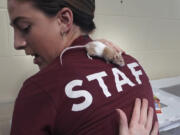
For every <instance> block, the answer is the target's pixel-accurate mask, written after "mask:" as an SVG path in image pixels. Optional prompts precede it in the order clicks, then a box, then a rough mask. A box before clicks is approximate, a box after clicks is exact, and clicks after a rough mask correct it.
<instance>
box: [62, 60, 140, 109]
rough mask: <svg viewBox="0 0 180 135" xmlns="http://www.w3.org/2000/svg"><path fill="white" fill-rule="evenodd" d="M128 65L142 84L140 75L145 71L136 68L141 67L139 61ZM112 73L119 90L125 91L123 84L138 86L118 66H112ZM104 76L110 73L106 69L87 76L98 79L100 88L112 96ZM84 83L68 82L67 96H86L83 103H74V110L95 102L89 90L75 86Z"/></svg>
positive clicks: (91, 79)
mask: <svg viewBox="0 0 180 135" xmlns="http://www.w3.org/2000/svg"><path fill="white" fill-rule="evenodd" d="M127 67H128V68H129V70H130V71H131V73H132V75H133V76H134V77H135V79H136V82H137V85H141V84H142V81H141V80H140V76H141V75H143V73H142V71H141V70H135V68H137V67H139V65H138V63H136V62H133V63H130V64H127ZM112 74H113V75H114V78H115V79H114V80H115V85H116V88H117V91H118V92H122V91H123V88H122V86H123V85H129V86H130V87H134V86H136V84H135V82H134V83H133V82H132V81H131V80H130V79H129V78H128V77H127V76H126V74H125V73H123V72H122V71H120V70H119V69H118V68H112ZM104 77H108V74H107V73H106V72H105V71H102V72H98V73H94V74H91V75H88V76H86V78H87V80H88V81H93V80H97V82H98V84H99V86H100V88H101V89H102V92H103V94H104V95H105V96H106V97H107V98H109V97H111V96H112V94H111V93H110V91H109V90H108V86H107V85H106V84H105V82H104V80H103V78H104ZM82 85H83V80H73V81H70V82H69V83H67V85H66V86H65V94H66V95H67V97H69V98H72V99H77V98H80V97H84V98H85V100H84V101H83V102H82V103H79V104H73V105H72V111H75V112H77V111H82V110H85V109H87V108H88V107H89V106H90V105H91V104H92V103H93V97H92V95H91V93H90V92H89V91H87V90H74V87H77V86H82ZM73 90H74V91H73Z"/></svg>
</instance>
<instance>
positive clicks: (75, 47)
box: [59, 46, 86, 65]
mask: <svg viewBox="0 0 180 135" xmlns="http://www.w3.org/2000/svg"><path fill="white" fill-rule="evenodd" d="M85 47H86V46H71V47H67V48H65V49H64V50H63V51H62V52H61V54H60V56H59V57H60V63H61V65H62V56H63V54H64V53H65V52H66V51H68V50H71V49H77V48H85Z"/></svg>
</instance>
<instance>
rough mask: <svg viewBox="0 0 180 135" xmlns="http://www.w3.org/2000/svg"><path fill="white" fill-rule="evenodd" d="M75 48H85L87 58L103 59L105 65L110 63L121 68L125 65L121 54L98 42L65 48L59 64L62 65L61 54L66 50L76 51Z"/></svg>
mask: <svg viewBox="0 0 180 135" xmlns="http://www.w3.org/2000/svg"><path fill="white" fill-rule="evenodd" d="M76 48H85V49H86V51H87V56H88V58H90V59H92V57H93V56H95V57H99V58H103V59H105V61H106V62H107V63H109V62H111V63H113V64H116V65H119V66H121V67H123V66H124V65H125V62H124V59H123V57H122V52H117V51H116V50H113V49H112V48H110V47H108V46H106V45H105V44H103V43H102V42H100V41H92V42H89V43H87V44H86V45H84V46H73V47H67V48H65V49H64V50H63V51H62V53H61V55H60V60H61V64H62V56H63V54H64V53H65V52H66V51H67V50H70V49H76Z"/></svg>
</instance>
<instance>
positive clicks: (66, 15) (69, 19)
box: [57, 8, 73, 33]
mask: <svg viewBox="0 0 180 135" xmlns="http://www.w3.org/2000/svg"><path fill="white" fill-rule="evenodd" d="M57 19H58V24H59V26H60V27H61V32H62V33H68V32H69V31H70V29H71V27H72V25H73V13H72V11H71V9H69V8H63V9H61V10H60V11H59V12H58V14H57Z"/></svg>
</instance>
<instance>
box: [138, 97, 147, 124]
mask: <svg viewBox="0 0 180 135" xmlns="http://www.w3.org/2000/svg"><path fill="white" fill-rule="evenodd" d="M147 111H148V100H147V99H143V100H142V106H141V114H140V120H139V123H140V124H142V125H145V124H146V121H147Z"/></svg>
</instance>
